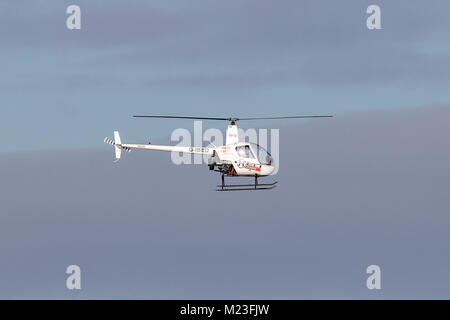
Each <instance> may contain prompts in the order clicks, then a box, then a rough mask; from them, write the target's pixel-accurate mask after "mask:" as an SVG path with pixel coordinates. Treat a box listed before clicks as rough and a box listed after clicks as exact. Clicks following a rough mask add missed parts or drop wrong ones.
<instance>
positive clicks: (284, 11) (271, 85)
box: [0, 0, 450, 299]
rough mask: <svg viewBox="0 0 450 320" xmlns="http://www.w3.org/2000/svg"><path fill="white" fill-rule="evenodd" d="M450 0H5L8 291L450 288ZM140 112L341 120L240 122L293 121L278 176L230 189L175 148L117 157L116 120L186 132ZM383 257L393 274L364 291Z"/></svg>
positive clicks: (3, 160) (135, 133)
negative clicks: (77, 25)
mask: <svg viewBox="0 0 450 320" xmlns="http://www.w3.org/2000/svg"><path fill="white" fill-rule="evenodd" d="M374 3H376V4H378V5H379V6H380V8H381V24H382V29H381V30H368V29H367V28H366V19H367V17H368V15H367V14H366V8H367V7H368V6H369V5H371V4H374ZM71 4H77V5H79V6H80V8H81V15H82V18H81V19H82V21H81V24H82V28H81V30H67V28H66V18H67V17H68V14H66V8H67V6H69V5H71ZM449 10H450V3H449V2H448V1H444V0H442V1H438V0H432V1H426V2H425V1H403V0H402V1H400V0H399V1H376V2H373V1H365V0H362V1H356V0H355V1H351V0H348V1H339V2H338V1H320V0H319V1H294V0H286V1H283V2H282V3H280V2H275V1H273V0H259V1H256V0H241V1H204V0H195V1H189V2H184V1H170V0H165V1H162V0H161V1H159V0H158V1H156V0H151V1H145V2H143V1H127V2H126V4H125V3H124V2H123V1H115V0H114V1H108V2H106V1H96V0H89V1H82V0H76V1H55V0H47V1H32V2H31V1H3V2H1V3H0V41H1V42H0V46H1V47H0V48H1V50H0V111H1V117H0V136H1V137H2V139H3V141H4V144H3V147H2V150H1V151H0V176H1V180H0V201H1V203H2V209H1V211H0V212H1V214H0V219H1V220H0V253H1V254H0V270H1V273H0V298H6V299H10V298H25V299H27V298H67V299H73V298H74V299H78V298H112V299H115V298H136V299H142V298H152V299H163V298H166V299H170V298H177V299H178V298H190V299H195V298H223V299H226V298H245V299H250V298H261V299H273V298H285V299H301V298H319V299H324V298H325V299H328V298H340V299H347V298H348V299H353V298H368V299H379V298H388V299H391V298H406V299H409V298H425V299H428V298H437V299H445V298H447V299H448V298H450V297H449V292H450V289H449V288H450V277H449V276H448V272H447V271H448V270H449V267H450V258H449V257H448V255H447V254H446V252H448V251H449V250H448V243H449V240H450V238H449V235H448V230H449V227H450V221H449V217H448V213H449V212H450V210H449V209H450V202H449V200H448V193H449V192H448V190H449V187H450V179H449V178H450V171H449V167H448V163H449V160H450V152H449V150H450V148H449V143H448V136H449V134H450V126H449V122H448V119H449V116H450V109H449V107H450V90H448V88H449V85H450V45H449V44H450V41H449V40H450V38H449V37H450V33H449V32H448V30H449V28H450V20H449V19H448V12H449ZM133 114H180V115H199V116H220V117H222V116H225V117H227V116H238V117H239V116H249V117H252V116H284V115H302V114H333V115H335V118H333V119H325V120H317V119H313V120H305V121H303V120H302V121H298V122H291V121H280V122H261V123H254V122H248V123H245V124H244V123H242V126H243V127H244V128H250V127H253V126H255V127H267V128H279V129H280V144H281V145H280V171H279V173H278V174H277V175H276V176H274V177H270V178H266V179H267V180H271V179H272V180H274V179H276V180H278V181H279V186H278V187H277V188H276V189H275V190H272V191H270V192H249V193H233V194H228V193H216V192H215V191H214V189H215V188H214V186H215V185H216V184H217V183H218V182H219V176H216V175H214V174H212V173H211V172H209V171H208V169H207V167H206V166H201V165H185V166H175V165H174V164H172V162H171V161H170V155H169V154H167V153H158V152H138V151H133V152H132V153H130V154H126V155H125V157H124V159H122V161H121V162H120V163H119V164H114V163H112V160H113V151H112V150H111V148H110V146H107V145H105V144H103V139H104V137H105V136H110V137H111V136H112V132H113V130H120V132H121V136H122V139H123V141H124V142H130V143H133V142H136V143H139V142H148V141H149V139H150V140H152V141H158V142H163V143H169V142H170V141H169V138H170V135H171V133H172V131H173V130H174V129H176V128H180V127H181V128H187V129H189V130H192V128H193V124H192V123H191V122H189V121H187V122H186V121H165V120H144V119H133V118H132V117H131V116H132V115H133ZM225 125H226V122H225V123H212V124H211V123H204V126H205V127H208V126H215V127H218V128H219V129H222V128H223V129H224V128H225ZM70 264H78V265H80V267H81V270H82V290H80V291H69V290H67V289H66V287H65V279H66V277H67V275H66V274H65V269H66V267H67V266H68V265H70ZM371 264H377V265H380V267H381V270H382V290H368V289H367V288H366V287H365V281H366V278H367V276H368V275H367V274H366V273H365V270H366V267H367V266H368V265H371Z"/></svg>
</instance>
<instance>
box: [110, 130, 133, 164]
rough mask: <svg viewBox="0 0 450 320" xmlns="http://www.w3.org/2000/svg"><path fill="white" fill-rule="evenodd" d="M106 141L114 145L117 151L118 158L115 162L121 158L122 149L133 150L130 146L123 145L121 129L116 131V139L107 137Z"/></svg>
mask: <svg viewBox="0 0 450 320" xmlns="http://www.w3.org/2000/svg"><path fill="white" fill-rule="evenodd" d="M104 142H105V143H107V144H110V145H112V146H114V150H115V153H116V160H115V161H114V162H118V161H119V160H120V157H121V156H122V150H125V151H127V152H131V149H130V148H127V147H124V146H122V140H121V139H120V135H119V131H114V141H113V140H111V139H109V138H108V137H106V138H105V140H104Z"/></svg>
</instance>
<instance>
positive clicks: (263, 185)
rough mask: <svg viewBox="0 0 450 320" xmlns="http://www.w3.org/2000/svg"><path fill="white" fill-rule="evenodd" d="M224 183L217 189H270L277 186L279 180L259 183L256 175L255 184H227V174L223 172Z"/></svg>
mask: <svg viewBox="0 0 450 320" xmlns="http://www.w3.org/2000/svg"><path fill="white" fill-rule="evenodd" d="M221 178H222V184H220V185H218V186H217V189H216V191H245V190H270V189H273V188H275V187H276V186H277V183H278V181H275V182H273V183H258V176H257V175H255V183H254V184H225V175H224V174H222V177H221Z"/></svg>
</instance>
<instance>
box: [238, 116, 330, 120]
mask: <svg viewBox="0 0 450 320" xmlns="http://www.w3.org/2000/svg"><path fill="white" fill-rule="evenodd" d="M303 118H333V116H332V115H325V116H289V117H256V118H237V119H236V120H275V119H303Z"/></svg>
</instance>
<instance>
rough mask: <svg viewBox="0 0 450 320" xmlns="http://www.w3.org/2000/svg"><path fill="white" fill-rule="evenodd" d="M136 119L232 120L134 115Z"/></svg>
mask: <svg viewBox="0 0 450 320" xmlns="http://www.w3.org/2000/svg"><path fill="white" fill-rule="evenodd" d="M133 117H134V118H162V119H197V120H230V118H214V117H191V116H153V115H149V116H147V115H145V116H140V115H134V116H133Z"/></svg>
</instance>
